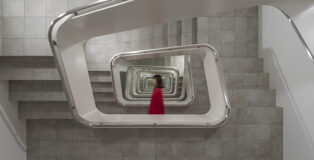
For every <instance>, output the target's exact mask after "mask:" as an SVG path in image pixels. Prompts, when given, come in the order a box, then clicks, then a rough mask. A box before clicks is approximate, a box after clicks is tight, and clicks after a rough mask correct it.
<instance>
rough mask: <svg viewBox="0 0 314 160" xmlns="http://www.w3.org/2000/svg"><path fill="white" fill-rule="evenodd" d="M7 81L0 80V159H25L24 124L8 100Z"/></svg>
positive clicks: (12, 103) (15, 105)
mask: <svg viewBox="0 0 314 160" xmlns="http://www.w3.org/2000/svg"><path fill="white" fill-rule="evenodd" d="M8 86H9V85H8V81H0V159H1V160H2V159H3V160H26V124H25V121H22V120H19V119H18V110H17V103H15V102H10V101H9V94H8V93H9V92H8V89H9V88H8Z"/></svg>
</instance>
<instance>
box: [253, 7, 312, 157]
mask: <svg viewBox="0 0 314 160" xmlns="http://www.w3.org/2000/svg"><path fill="white" fill-rule="evenodd" d="M260 11H261V12H260V25H259V26H261V27H260V35H259V38H260V43H259V45H260V56H261V57H263V58H264V70H265V71H266V72H269V73H270V87H271V88H274V89H276V93H277V94H276V97H277V99H276V102H277V105H278V106H282V107H283V108H284V122H283V123H284V128H283V132H284V159H285V160H295V159H308V160H310V159H314V156H313V151H314V148H313V139H314V134H313V133H314V125H313V120H314V119H313V115H312V113H313V112H314V109H313V105H314V100H313V97H312V95H313V92H314V85H313V84H314V83H313V79H314V65H313V64H312V63H311V61H310V59H309V57H308V55H307V53H306V51H305V49H304V46H303V45H302V43H301V41H300V40H299V38H298V36H297V34H296V32H295V31H294V30H293V28H292V26H291V24H290V23H289V22H288V20H287V18H286V17H285V16H284V15H283V14H282V13H281V12H280V11H279V10H278V9H276V8H273V7H270V6H262V7H260Z"/></svg>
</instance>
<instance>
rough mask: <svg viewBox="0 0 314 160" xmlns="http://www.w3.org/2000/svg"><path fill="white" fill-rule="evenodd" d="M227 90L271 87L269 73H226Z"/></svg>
mask: <svg viewBox="0 0 314 160" xmlns="http://www.w3.org/2000/svg"><path fill="white" fill-rule="evenodd" d="M224 76H225V81H226V85H227V88H229V89H232V88H264V89H267V88H268V87H269V75H268V74H267V73H225V74H224Z"/></svg>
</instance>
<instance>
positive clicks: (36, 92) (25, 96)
mask: <svg viewBox="0 0 314 160" xmlns="http://www.w3.org/2000/svg"><path fill="white" fill-rule="evenodd" d="M9 87H10V88H9V89H10V93H9V95H10V100H14V101H66V97H65V94H64V91H63V88H62V85H61V81H9ZM92 88H93V91H94V90H95V91H94V96H95V100H96V102H98V101H99V102H114V98H113V89H112V83H111V82H96V83H95V82H93V83H92Z"/></svg>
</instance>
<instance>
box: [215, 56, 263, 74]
mask: <svg viewBox="0 0 314 160" xmlns="http://www.w3.org/2000/svg"><path fill="white" fill-rule="evenodd" d="M220 59H221V60H220V61H221V65H222V68H223V71H224V72H262V71H263V59H260V58H251V57H221V58H220Z"/></svg>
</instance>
